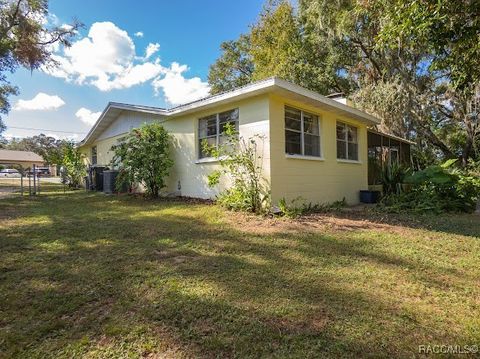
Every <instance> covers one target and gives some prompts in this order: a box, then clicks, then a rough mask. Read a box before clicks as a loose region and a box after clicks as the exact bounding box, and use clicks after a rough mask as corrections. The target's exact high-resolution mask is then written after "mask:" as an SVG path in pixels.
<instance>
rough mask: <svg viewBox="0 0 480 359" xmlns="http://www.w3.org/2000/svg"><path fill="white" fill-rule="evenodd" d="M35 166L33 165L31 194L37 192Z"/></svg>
mask: <svg viewBox="0 0 480 359" xmlns="http://www.w3.org/2000/svg"><path fill="white" fill-rule="evenodd" d="M36 177H37V166H36V165H33V195H34V196H35V195H36V194H37V179H36Z"/></svg>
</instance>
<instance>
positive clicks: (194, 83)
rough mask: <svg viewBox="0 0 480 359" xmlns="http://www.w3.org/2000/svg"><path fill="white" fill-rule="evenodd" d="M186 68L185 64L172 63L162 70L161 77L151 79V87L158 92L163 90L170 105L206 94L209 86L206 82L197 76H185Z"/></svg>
mask: <svg viewBox="0 0 480 359" xmlns="http://www.w3.org/2000/svg"><path fill="white" fill-rule="evenodd" d="M187 70H188V66H187V65H180V64H178V63H177V62H174V63H172V65H171V66H170V67H168V68H164V70H163V74H164V76H163V78H160V77H158V78H156V79H155V80H153V83H152V84H153V87H154V89H155V92H156V93H157V94H158V92H159V90H160V89H161V90H163V93H164V94H165V99H166V100H167V101H168V102H169V103H170V104H172V105H180V104H182V103H186V102H190V101H194V100H198V99H199V98H202V97H206V96H208V94H209V92H210V87H209V86H208V83H206V82H203V81H202V80H201V79H200V78H199V77H193V78H189V79H187V78H185V77H184V76H183V73H184V72H185V71H187Z"/></svg>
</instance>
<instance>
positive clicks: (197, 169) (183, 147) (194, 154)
mask: <svg viewBox="0 0 480 359" xmlns="http://www.w3.org/2000/svg"><path fill="white" fill-rule="evenodd" d="M235 108H238V109H239V132H240V136H242V137H243V138H245V139H248V138H250V137H251V136H253V135H255V134H258V135H262V136H264V137H265V138H264V141H262V142H260V143H259V153H260V155H261V156H262V157H263V164H262V167H263V169H264V173H265V178H266V179H267V180H268V181H269V180H270V146H269V145H268V143H269V133H270V131H269V103H268V96H267V95H263V96H258V97H254V98H249V99H248V100H243V101H238V102H234V103H230V104H228V105H224V106H217V107H213V108H211V109H208V110H204V111H197V112H194V113H192V114H189V115H183V116H176V117H169V118H167V119H165V118H162V117H160V116H155V115H145V114H138V115H141V116H137V114H136V113H135V114H132V113H125V114H121V115H120V116H119V118H118V119H117V120H115V122H114V123H112V125H111V126H110V127H109V128H107V129H106V130H105V131H104V132H103V133H102V134H101V135H100V136H99V138H98V139H97V140H96V141H95V142H94V143H92V144H91V145H88V146H82V147H81V148H80V151H81V152H82V153H83V154H84V155H85V160H86V164H90V161H91V148H92V146H95V145H96V146H97V164H98V165H108V164H109V163H110V161H111V159H112V157H113V151H111V148H112V146H113V145H115V144H117V143H118V140H119V139H121V138H122V137H123V136H125V134H126V133H128V131H130V129H132V128H134V127H138V126H140V125H141V124H143V123H145V122H152V121H159V122H160V123H161V124H162V125H163V126H164V127H165V129H166V130H167V131H168V132H169V133H170V134H171V135H172V137H173V141H172V142H173V143H172V147H173V148H172V158H173V160H174V165H173V167H172V169H171V170H170V175H169V177H168V179H167V187H166V188H164V191H165V192H167V193H175V194H178V195H182V196H189V197H197V198H215V196H216V195H217V194H218V193H219V192H220V191H222V190H223V189H225V188H226V187H227V186H228V185H229V184H230V181H229V178H228V177H222V180H221V181H220V184H219V186H216V187H214V188H210V187H209V186H208V178H207V177H208V175H209V174H210V173H212V172H213V171H214V170H217V169H220V166H219V164H218V161H216V160H215V159H201V160H199V155H198V154H199V141H198V120H199V118H202V117H205V116H208V115H211V114H215V113H218V112H223V111H228V110H232V109H235ZM112 135H113V136H112Z"/></svg>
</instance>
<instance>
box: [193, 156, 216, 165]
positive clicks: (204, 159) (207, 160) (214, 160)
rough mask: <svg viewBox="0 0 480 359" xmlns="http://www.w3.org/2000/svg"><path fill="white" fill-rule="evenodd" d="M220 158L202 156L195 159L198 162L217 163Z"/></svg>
mask: <svg viewBox="0 0 480 359" xmlns="http://www.w3.org/2000/svg"><path fill="white" fill-rule="evenodd" d="M218 161H219V160H218V158H216V157H205V158H200V159H198V160H196V161H195V163H196V164H201V163H215V162H218Z"/></svg>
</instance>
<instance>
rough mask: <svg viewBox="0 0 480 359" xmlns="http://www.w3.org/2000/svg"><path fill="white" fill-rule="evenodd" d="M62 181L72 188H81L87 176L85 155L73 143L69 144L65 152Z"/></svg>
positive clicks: (66, 145)
mask: <svg viewBox="0 0 480 359" xmlns="http://www.w3.org/2000/svg"><path fill="white" fill-rule="evenodd" d="M62 167H63V171H62V181H63V182H64V183H66V184H68V186H69V187H71V188H79V187H80V184H81V183H82V179H83V177H84V176H85V175H86V166H85V163H84V162H83V155H82V154H81V153H80V151H79V150H78V148H76V147H75V145H74V144H73V143H72V142H67V143H66V144H65V146H64V150H63V158H62Z"/></svg>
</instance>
